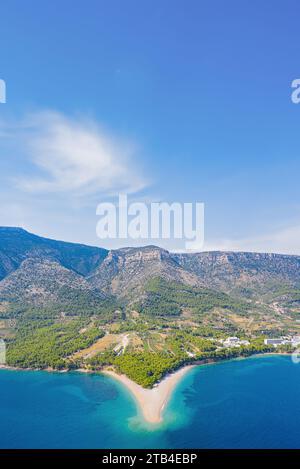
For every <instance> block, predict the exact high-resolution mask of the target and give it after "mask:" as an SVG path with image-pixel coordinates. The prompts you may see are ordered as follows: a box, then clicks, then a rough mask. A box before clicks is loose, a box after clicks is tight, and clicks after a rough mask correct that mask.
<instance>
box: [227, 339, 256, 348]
mask: <svg viewBox="0 0 300 469" xmlns="http://www.w3.org/2000/svg"><path fill="white" fill-rule="evenodd" d="M222 343H223V345H224V347H241V345H249V344H250V342H249V341H248V340H241V339H239V338H238V337H227V339H225V340H222Z"/></svg>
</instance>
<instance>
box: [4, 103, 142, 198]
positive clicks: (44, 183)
mask: <svg viewBox="0 0 300 469" xmlns="http://www.w3.org/2000/svg"><path fill="white" fill-rule="evenodd" d="M5 130H6V131H7V129H5V126H3V125H1V126H0V131H2V132H5ZM9 132H10V134H11V135H12V136H13V138H14V139H15V144H16V142H17V144H18V147H19V148H18V151H19V152H23V153H24V155H25V156H26V158H27V159H28V160H29V161H30V163H32V165H33V172H32V173H33V174H29V175H27V176H26V177H24V176H22V177H21V176H19V177H18V176H17V177H16V179H15V182H16V184H17V186H18V187H19V188H20V189H22V190H24V191H26V192H29V193H61V194H62V193H68V194H72V195H73V194H74V195H79V196H85V195H93V194H105V195H115V194H116V193H118V192H120V191H126V192H128V193H136V192H138V191H139V190H141V189H142V188H144V187H145V186H146V185H147V182H146V180H145V178H144V177H143V176H142V174H141V171H140V170H139V169H138V162H137V159H136V157H135V150H136V149H135V147H134V145H132V144H129V143H124V142H121V141H120V140H119V139H117V138H116V137H113V136H111V135H108V133H107V132H104V131H103V129H101V127H100V126H99V125H98V124H97V123H96V122H95V121H93V120H87V119H82V118H69V117H66V116H64V115H62V114H60V113H58V112H50V111H47V112H42V113H35V114H31V115H29V116H27V117H26V118H25V119H24V121H22V123H18V125H17V126H16V127H15V129H14V130H12V128H11V127H10V129H9Z"/></svg>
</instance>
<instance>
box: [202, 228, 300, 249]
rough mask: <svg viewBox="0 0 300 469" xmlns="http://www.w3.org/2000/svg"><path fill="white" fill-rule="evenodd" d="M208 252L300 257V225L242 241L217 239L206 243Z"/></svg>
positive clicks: (205, 247)
mask: <svg viewBox="0 0 300 469" xmlns="http://www.w3.org/2000/svg"><path fill="white" fill-rule="evenodd" d="M204 249H205V250H207V251H215V250H220V251H252V252H269V253H270V252H273V253H279V254H298V255H300V225H294V226H290V227H286V228H283V229H281V230H278V231H274V232H271V233H267V234H262V235H258V236H254V237H252V238H250V237H249V238H242V239H216V240H214V241H212V242H209V241H208V242H207V243H205V246H204Z"/></svg>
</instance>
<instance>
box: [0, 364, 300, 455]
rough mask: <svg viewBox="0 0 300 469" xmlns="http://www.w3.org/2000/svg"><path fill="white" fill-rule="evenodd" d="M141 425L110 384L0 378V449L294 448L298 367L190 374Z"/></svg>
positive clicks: (27, 374)
mask: <svg viewBox="0 0 300 469" xmlns="http://www.w3.org/2000/svg"><path fill="white" fill-rule="evenodd" d="M164 417H165V419H164V423H163V424H162V425H160V426H157V427H153V426H149V425H147V424H145V422H144V421H143V419H142V417H141V416H140V415H138V410H137V407H136V404H135V401H134V399H133V397H132V396H131V395H130V394H129V393H128V391H127V390H126V389H125V388H123V386H122V385H121V384H120V383H118V382H115V381H114V380H113V378H110V377H107V376H101V375H96V374H95V375H87V374H80V373H76V372H74V373H47V372H41V371H10V370H1V371H0V447H1V448H193V447H194V448H300V365H295V364H293V363H292V361H291V359H290V357H288V356H264V357H253V358H248V359H242V360H233V361H227V362H222V363H218V364H214V365H207V366H201V367H196V368H194V369H192V370H191V371H190V372H188V374H187V375H186V376H185V377H184V378H183V380H182V381H181V382H180V383H179V385H178V386H177V388H176V390H175V392H174V393H173V395H172V398H171V400H170V402H169V404H168V405H167V407H166V408H165V415H164Z"/></svg>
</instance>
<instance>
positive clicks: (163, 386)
mask: <svg viewBox="0 0 300 469" xmlns="http://www.w3.org/2000/svg"><path fill="white" fill-rule="evenodd" d="M195 366H197V365H187V366H184V367H183V368H180V369H179V370H177V371H175V372H174V373H170V374H168V375H166V376H165V377H164V378H163V379H162V380H161V381H160V382H159V383H157V384H156V385H155V386H154V387H153V388H151V389H146V388H143V387H142V386H140V385H139V384H137V383H135V382H134V381H132V380H131V379H129V378H128V377H127V376H125V375H119V374H118V373H116V372H115V371H111V370H103V371H101V373H102V374H105V375H107V376H111V377H112V378H114V379H115V380H117V381H118V382H120V383H122V384H123V385H124V386H125V387H126V388H127V390H129V391H130V392H131V394H132V395H133V397H134V398H135V401H136V402H137V404H138V407H139V409H140V411H141V413H142V415H143V417H144V419H145V420H146V421H147V422H148V423H151V424H159V423H161V422H162V420H163V418H162V412H163V410H164V408H165V406H166V404H167V402H168V400H169V398H170V397H171V394H172V392H173V390H174V389H175V387H176V385H177V384H178V383H179V381H180V380H181V378H182V377H183V376H184V375H185V374H186V373H187V372H188V371H189V370H191V369H192V368H194V367H195Z"/></svg>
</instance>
